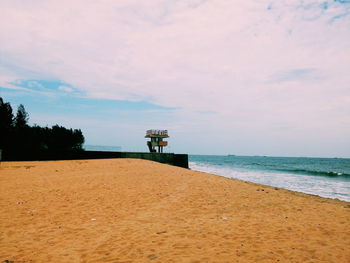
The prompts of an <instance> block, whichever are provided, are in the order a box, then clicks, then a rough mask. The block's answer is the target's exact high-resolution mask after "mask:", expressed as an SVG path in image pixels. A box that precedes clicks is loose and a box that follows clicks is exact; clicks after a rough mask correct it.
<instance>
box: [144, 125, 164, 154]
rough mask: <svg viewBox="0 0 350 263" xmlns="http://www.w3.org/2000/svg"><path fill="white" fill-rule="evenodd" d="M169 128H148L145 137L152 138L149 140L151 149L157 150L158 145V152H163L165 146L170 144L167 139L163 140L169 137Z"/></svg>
mask: <svg viewBox="0 0 350 263" xmlns="http://www.w3.org/2000/svg"><path fill="white" fill-rule="evenodd" d="M168 137H169V136H168V130H148V131H146V136H145V138H150V139H151V140H150V141H147V146H148V149H149V151H150V152H151V153H152V152H157V150H156V147H158V152H159V153H162V152H163V147H164V146H167V145H168V142H167V141H163V139H164V138H168Z"/></svg>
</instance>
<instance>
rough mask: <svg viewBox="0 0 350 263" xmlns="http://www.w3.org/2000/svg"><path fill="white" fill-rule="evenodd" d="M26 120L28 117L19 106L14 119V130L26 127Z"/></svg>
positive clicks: (21, 106)
mask: <svg viewBox="0 0 350 263" xmlns="http://www.w3.org/2000/svg"><path fill="white" fill-rule="evenodd" d="M28 120H29V116H28V113H27V112H26V110H25V108H24V106H23V105H22V104H20V105H19V106H18V109H17V114H16V117H15V128H16V129H23V128H26V127H28Z"/></svg>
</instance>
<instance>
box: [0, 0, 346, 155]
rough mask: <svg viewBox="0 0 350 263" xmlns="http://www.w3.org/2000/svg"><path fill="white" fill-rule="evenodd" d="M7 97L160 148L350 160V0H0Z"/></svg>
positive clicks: (88, 134) (57, 118)
mask: <svg viewBox="0 0 350 263" xmlns="http://www.w3.org/2000/svg"><path fill="white" fill-rule="evenodd" d="M0 13H1V22H0V96H1V97H3V99H4V100H5V101H9V102H10V103H11V104H12V105H13V107H14V108H16V106H17V105H18V104H20V103H22V104H24V106H25V107H26V109H27V111H28V112H29V114H30V123H31V124H34V123H37V124H39V125H53V124H56V123H58V124H60V125H64V126H66V127H72V128H81V129H82V130H83V133H84V135H85V138H86V143H87V144H93V145H116V146H117V145H118V146H121V147H122V149H123V150H125V151H147V147H146V142H145V141H146V140H145V138H143V137H144V135H145V131H146V130H147V129H168V130H169V134H170V136H171V138H169V143H170V147H169V148H168V150H167V151H170V152H178V153H199V154H240V155H274V156H325V157H350V72H349V71H350V0H323V1H316V0H285V1H283V0H276V1H274V0H269V1H265V0H251V1H246V0H231V1H229V0H187V1H185V0H184V1H180V0H177V1H176V0H147V1H139V0H118V1H115V0H100V1H90V0H66V1H65V0H57V1H54V0H31V1H26V0H22V1H20V0H0Z"/></svg>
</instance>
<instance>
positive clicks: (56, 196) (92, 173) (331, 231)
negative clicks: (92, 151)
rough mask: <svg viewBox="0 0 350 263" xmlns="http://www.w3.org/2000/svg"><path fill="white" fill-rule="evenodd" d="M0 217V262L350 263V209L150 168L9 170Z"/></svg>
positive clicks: (86, 164)
mask: <svg viewBox="0 0 350 263" xmlns="http://www.w3.org/2000/svg"><path fill="white" fill-rule="evenodd" d="M0 207H1V215H0V232H1V241H0V262H4V261H5V260H11V261H13V262H15V263H19V262H31V263H33V262H115V263H117V262H263V263H268V262H303V263H305V262H327V263H329V262H337V263H341V262H344V263H349V262H350V204H349V203H347V202H341V201H336V200H330V199H325V198H320V197H316V196H311V195H305V194H300V193H295V192H291V191H287V190H281V189H275V188H273V187H267V186H261V185H256V184H252V183H245V182H241V181H236V180H231V179H227V178H224V177H219V176H215V175H210V174H205V173H200V172H195V171H190V170H186V169H182V168H178V167H172V166H169V165H164V164H159V163H154V162H150V161H145V160H135V159H110V160H82V161H56V162H12V163H10V162H3V163H1V168H0ZM5 262H6V261H5Z"/></svg>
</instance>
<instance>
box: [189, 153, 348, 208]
mask: <svg viewBox="0 0 350 263" xmlns="http://www.w3.org/2000/svg"><path fill="white" fill-rule="evenodd" d="M189 166H190V168H191V169H192V170H197V171H202V172H208V173H212V174H217V175H221V176H225V177H229V178H234V179H239V180H244V181H249V182H254V183H258V184H265V185H270V186H275V187H280V188H285V189H289V190H293V191H298V192H303V193H308V194H314V195H319V196H322V197H328V198H333V199H335V198H337V199H340V200H344V201H348V202H350V159H344V158H304V157H264V156H234V155H228V156H216V155H190V156H189Z"/></svg>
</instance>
